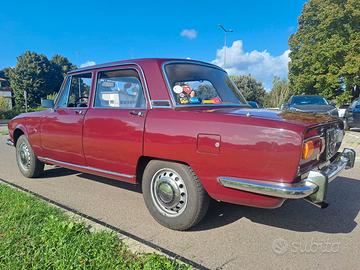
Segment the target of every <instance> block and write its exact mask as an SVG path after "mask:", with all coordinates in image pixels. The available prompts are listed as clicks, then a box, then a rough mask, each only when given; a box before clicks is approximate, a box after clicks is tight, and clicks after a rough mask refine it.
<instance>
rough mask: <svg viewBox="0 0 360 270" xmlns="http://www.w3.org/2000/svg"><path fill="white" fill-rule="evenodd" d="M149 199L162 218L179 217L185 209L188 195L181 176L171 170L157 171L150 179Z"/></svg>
mask: <svg viewBox="0 0 360 270" xmlns="http://www.w3.org/2000/svg"><path fill="white" fill-rule="evenodd" d="M150 190H151V198H152V200H153V202H154V204H155V206H156V208H157V209H158V210H159V212H160V213H161V214H163V215H164V216H171V217H176V216H179V215H180V214H181V213H182V212H183V211H184V210H185V208H186V205H187V199H188V194H187V190H186V186H185V183H184V181H183V179H182V178H181V176H180V175H179V174H178V173H177V172H175V171H174V170H172V169H168V168H166V169H161V170H158V171H157V172H156V173H155V174H154V176H153V178H152V179H151V189H150Z"/></svg>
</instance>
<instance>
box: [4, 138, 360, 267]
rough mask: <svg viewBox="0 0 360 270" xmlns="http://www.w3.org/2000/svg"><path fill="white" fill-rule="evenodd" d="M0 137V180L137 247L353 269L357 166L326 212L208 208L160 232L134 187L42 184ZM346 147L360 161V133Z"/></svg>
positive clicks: (339, 184) (65, 178)
mask: <svg viewBox="0 0 360 270" xmlns="http://www.w3.org/2000/svg"><path fill="white" fill-rule="evenodd" d="M5 140H6V136H0V178H1V179H4V180H5V181H7V182H10V183H13V184H15V185H17V186H19V187H22V188H25V189H27V190H30V191H32V192H34V193H36V194H39V195H41V196H43V197H45V198H48V199H50V200H52V201H53V202H55V203H57V204H59V205H62V206H65V207H67V208H68V209H72V210H73V211H78V212H80V213H82V214H83V215H86V216H89V217H91V218H92V219H93V220H95V221H98V222H102V223H104V224H107V225H109V226H111V227H113V228H116V229H118V230H119V231H121V232H124V233H125V234H127V235H129V236H134V237H136V238H137V239H138V240H142V241H143V242H145V243H150V244H151V245H153V246H154V247H161V248H162V249H163V250H165V251H168V252H170V253H172V254H175V255H179V256H182V257H184V258H186V259H188V260H190V261H193V262H195V263H196V264H197V266H203V267H204V268H210V269H254V268H258V269H261V268H266V269H305V268H306V269H358V265H359V262H360V261H359V255H360V241H359V240H360V229H359V226H358V223H359V222H360V215H359V210H360V159H359V158H357V159H356V165H355V168H354V169H352V170H348V171H345V172H343V173H342V174H341V176H340V177H338V178H337V179H336V180H334V181H333V182H332V183H331V184H330V186H329V192H328V199H327V201H328V203H329V204H330V206H329V207H328V208H326V209H323V210H322V209H319V208H316V207H314V206H312V205H310V204H309V203H307V202H305V201H304V200H296V201H288V202H286V203H285V204H284V205H283V206H282V207H281V208H278V209H274V210H265V209H257V208H251V207H245V206H237V205H231V204H226V203H217V202H212V203H211V206H210V210H209V212H208V214H207V215H206V217H205V218H204V220H203V221H202V222H201V223H200V224H199V225H197V226H196V227H194V228H193V229H191V230H190V231H187V232H176V231H172V230H169V229H166V228H164V227H162V226H161V225H159V224H158V223H157V222H155V221H154V220H153V219H152V217H151V216H150V214H149V213H148V211H147V209H146V207H145V204H144V202H143V199H142V194H141V189H140V187H138V186H134V185H131V184H126V183H122V182H118V181H114V180H110V179H106V178H101V177H97V176H92V175H88V174H83V173H78V172H75V171H71V170H67V169H63V168H56V167H53V166H46V171H45V175H44V177H43V178H40V179H31V180H30V179H26V178H24V177H23V176H22V175H21V174H20V172H19V171H18V169H17V166H16V161H15V151H14V148H12V147H9V146H6V145H5ZM344 145H345V146H349V147H353V148H356V150H357V151H358V153H359V155H360V132H350V133H348V134H347V135H346V140H345V143H344Z"/></svg>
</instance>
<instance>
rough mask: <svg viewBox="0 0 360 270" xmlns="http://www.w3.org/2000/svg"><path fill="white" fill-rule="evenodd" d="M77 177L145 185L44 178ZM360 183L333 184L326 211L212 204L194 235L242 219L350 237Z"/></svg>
mask: <svg viewBox="0 0 360 270" xmlns="http://www.w3.org/2000/svg"><path fill="white" fill-rule="evenodd" d="M67 175H76V176H77V177H81V178H85V179H88V180H91V181H96V182H99V183H103V184H106V185H111V186H114V187H117V188H122V189H126V190H129V191H133V192H137V193H142V191H141V185H134V184H130V183H126V182H121V181H117V180H113V179H108V178H104V177H100V176H96V175H92V174H86V173H79V172H77V171H73V170H69V169H65V168H60V167H54V168H51V169H47V170H46V171H45V175H44V177H47V178H53V177H59V176H67ZM359 194H360V180H356V179H352V178H347V177H338V178H337V179H336V180H334V181H333V182H331V183H330V185H329V189H328V195H327V202H328V203H329V204H330V205H329V207H328V208H326V209H320V208H317V207H315V206H313V205H311V204H310V203H308V202H305V201H304V200H287V201H285V203H284V204H283V206H281V207H280V208H277V209H261V208H254V207H248V206H241V205H234V204H229V203H219V202H216V201H214V200H212V201H211V203H210V207H209V211H208V213H207V214H206V216H205V217H204V219H203V220H202V221H201V222H200V223H199V224H198V225H196V226H194V227H193V228H191V229H190V231H206V230H212V229H216V228H219V227H223V226H226V225H229V224H231V223H234V222H236V221H238V220H240V219H242V218H247V219H249V220H251V221H252V222H254V223H259V224H264V225H267V226H272V227H277V228H282V229H286V230H291V231H297V232H312V231H319V232H324V233H350V232H351V231H353V230H354V228H355V227H356V226H357V223H356V222H355V218H356V217H357V215H358V214H359V211H360V200H359Z"/></svg>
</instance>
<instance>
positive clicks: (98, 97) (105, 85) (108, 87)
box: [94, 69, 145, 109]
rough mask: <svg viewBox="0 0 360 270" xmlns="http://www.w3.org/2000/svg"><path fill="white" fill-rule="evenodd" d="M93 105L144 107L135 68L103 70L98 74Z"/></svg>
mask: <svg viewBox="0 0 360 270" xmlns="http://www.w3.org/2000/svg"><path fill="white" fill-rule="evenodd" d="M94 107H99V108H122V109H128V108H145V97H144V92H143V88H142V86H141V82H140V78H139V75H138V73H137V71H136V70H133V69H126V70H125V69H124V70H115V71H103V72H100V73H99V74H98V78H97V83H96V93H95V101H94Z"/></svg>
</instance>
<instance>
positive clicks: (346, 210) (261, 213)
mask: <svg viewBox="0 0 360 270" xmlns="http://www.w3.org/2000/svg"><path fill="white" fill-rule="evenodd" d="M359 194H360V180H356V179H351V178H346V177H339V178H337V179H336V180H334V181H333V182H331V183H330V185H329V190H328V195H327V198H328V199H327V202H328V203H329V204H330V205H329V207H328V208H326V209H320V208H317V207H315V206H313V205H311V204H310V203H308V202H306V201H304V200H288V201H285V203H284V205H283V206H282V207H280V208H277V209H260V208H253V207H246V206H238V205H233V204H227V203H218V202H216V201H212V203H211V204H210V208H209V211H208V213H207V215H206V216H205V218H204V219H203V220H202V221H201V222H200V223H199V224H198V225H197V226H195V227H193V228H192V229H191V231H204V230H211V229H214V228H218V227H222V226H225V225H228V224H231V223H233V222H236V221H237V220H239V219H241V218H247V219H249V220H251V221H252V222H254V223H259V224H264V225H267V226H272V227H277V228H282V229H286V230H291V231H297V232H313V231H318V232H324V233H350V232H351V231H353V230H354V228H355V227H356V226H357V223H356V222H355V219H356V217H357V215H358V213H359V210H360V200H359Z"/></svg>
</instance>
